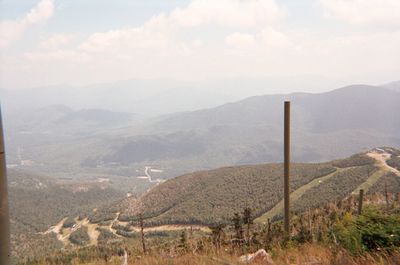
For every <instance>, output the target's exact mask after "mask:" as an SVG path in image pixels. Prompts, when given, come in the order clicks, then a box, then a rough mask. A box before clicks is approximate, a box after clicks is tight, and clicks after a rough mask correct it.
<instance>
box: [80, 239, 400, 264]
mask: <svg viewBox="0 0 400 265" xmlns="http://www.w3.org/2000/svg"><path fill="white" fill-rule="evenodd" d="M270 253H271V255H272V257H273V260H274V262H275V263H276V265H399V264H400V254H399V253H396V254H393V255H391V256H389V255H385V254H383V253H382V254H379V255H378V254H376V255H372V254H365V255H364V256H361V257H354V256H351V255H350V254H349V253H347V252H346V251H345V250H343V249H335V248H334V247H331V246H330V247H329V246H321V245H316V244H305V245H302V246H299V247H292V248H289V249H281V248H279V249H274V250H272V251H271V252H270ZM238 260H239V257H238V256H236V255H230V254H228V253H226V252H223V253H220V254H212V253H209V254H206V253H204V254H192V253H186V254H182V255H179V256H176V257H171V256H168V255H166V254H159V255H154V254H153V255H147V256H142V257H139V256H137V257H130V260H129V265H239V264H243V263H239V261H238ZM74 264H76V265H78V264H79V265H94V264H96V265H110V264H115V265H117V264H118V265H120V264H122V257H121V258H120V257H114V258H113V259H112V260H111V261H109V262H108V263H105V262H102V261H98V262H93V263H84V264H81V263H74ZM251 264H254V265H262V264H264V265H265V264H266V263H265V262H264V261H258V262H253V263H251Z"/></svg>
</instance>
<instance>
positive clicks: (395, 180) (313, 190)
mask: <svg viewBox="0 0 400 265" xmlns="http://www.w3.org/2000/svg"><path fill="white" fill-rule="evenodd" d="M381 150H384V151H381ZM399 156H400V151H399V150H396V149H393V148H383V149H376V150H372V151H369V152H366V153H360V154H356V155H353V156H351V157H349V158H346V159H343V160H334V161H331V162H327V163H318V164H296V163H295V164H293V165H292V174H291V188H292V192H293V193H292V196H293V202H292V203H293V209H294V210H296V211H303V210H305V209H306V208H307V207H318V206H321V205H324V204H326V203H328V202H332V201H335V200H339V199H342V198H344V197H346V196H348V195H349V194H351V193H352V192H356V191H357V190H358V189H360V188H363V189H364V190H365V191H366V192H383V191H384V185H385V183H390V184H392V185H390V186H388V187H389V192H400V182H399V176H400V172H399V171H398V170H395V169H393V168H390V166H388V165H387V164H386V161H385V159H388V157H389V158H390V157H392V160H393V159H394V158H397V157H399ZM388 161H390V160H388ZM282 199H283V165H282V164H266V165H252V166H238V167H227V168H220V169H215V170H210V171H200V172H194V173H190V174H186V175H183V176H180V177H177V178H174V179H171V180H168V181H166V182H165V183H162V184H160V185H158V186H156V187H154V188H153V189H151V190H150V192H148V193H146V194H144V195H143V196H142V197H141V198H140V199H139V200H137V199H134V198H127V199H126V200H125V201H124V202H122V203H121V207H122V210H121V215H120V217H119V219H120V220H129V219H133V220H134V219H135V218H138V215H139V214H143V215H144V216H145V218H146V223H147V224H148V225H160V224H185V223H186V224H212V223H217V222H224V221H227V220H229V219H230V218H231V217H232V216H233V214H234V213H235V212H240V211H241V210H242V209H244V208H245V207H251V208H252V209H253V212H254V214H255V215H256V216H257V217H260V218H261V220H263V221H266V219H265V217H264V218H262V217H261V216H263V215H265V214H266V216H268V217H269V218H273V217H277V216H279V215H280V214H281V212H280V211H279V209H276V208H274V207H276V206H277V204H278V203H279V202H280V201H281V200H282ZM281 210H282V209H281ZM270 211H271V212H270Z"/></svg>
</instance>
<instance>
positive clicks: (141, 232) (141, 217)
mask: <svg viewBox="0 0 400 265" xmlns="http://www.w3.org/2000/svg"><path fill="white" fill-rule="evenodd" d="M139 218H140V219H139V224H140V237H141V240H142V249H143V255H146V253H147V250H146V241H145V238H144V222H143V215H142V214H140V215H139Z"/></svg>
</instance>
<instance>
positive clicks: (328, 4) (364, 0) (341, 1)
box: [320, 0, 400, 26]
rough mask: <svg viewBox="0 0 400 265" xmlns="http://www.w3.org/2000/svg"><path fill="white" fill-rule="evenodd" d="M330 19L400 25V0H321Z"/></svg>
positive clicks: (352, 22)
mask: <svg viewBox="0 0 400 265" xmlns="http://www.w3.org/2000/svg"><path fill="white" fill-rule="evenodd" d="M320 2H321V4H322V7H323V8H324V10H325V13H326V15H327V16H329V17H333V18H336V19H339V20H342V21H344V22H346V23H350V24H382V25H389V26H391V25H400V1H399V0H320Z"/></svg>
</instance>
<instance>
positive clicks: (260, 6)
mask: <svg viewBox="0 0 400 265" xmlns="http://www.w3.org/2000/svg"><path fill="white" fill-rule="evenodd" d="M284 13H285V12H284V11H283V9H282V8H281V7H279V6H278V5H277V4H276V2H275V1H274V0H246V1H243V0H218V1H215V0H214V1H213V0H194V1H192V2H191V3H190V4H189V6H187V7H185V8H177V9H175V10H174V11H173V12H172V13H171V16H170V18H171V20H172V21H173V22H175V23H177V24H178V25H179V26H182V27H195V26H200V25H205V24H216V25H219V26H227V27H235V28H251V27H258V26H266V25H269V24H271V23H275V22H276V21H278V20H279V19H280V18H282V17H283V16H284Z"/></svg>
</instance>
